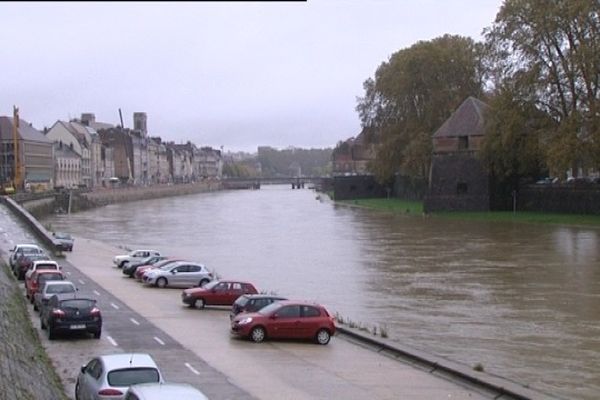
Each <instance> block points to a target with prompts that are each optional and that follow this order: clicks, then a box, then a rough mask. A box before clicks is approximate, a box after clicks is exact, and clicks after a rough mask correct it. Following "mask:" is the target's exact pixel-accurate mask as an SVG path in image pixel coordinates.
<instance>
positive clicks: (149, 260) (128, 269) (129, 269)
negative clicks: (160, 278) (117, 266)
mask: <svg viewBox="0 0 600 400" xmlns="http://www.w3.org/2000/svg"><path fill="white" fill-rule="evenodd" d="M166 259H167V257H166V256H150V257H146V258H143V259H141V260H139V261H131V262H129V263H127V264H126V265H125V266H124V267H123V274H124V275H127V276H129V277H130V278H133V276H134V274H135V270H136V269H137V268H138V267H141V266H144V265H154V264H156V263H158V262H159V261H163V260H166Z"/></svg>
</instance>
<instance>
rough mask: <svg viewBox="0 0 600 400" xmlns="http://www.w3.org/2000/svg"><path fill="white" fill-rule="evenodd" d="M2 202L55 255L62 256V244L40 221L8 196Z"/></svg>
mask: <svg viewBox="0 0 600 400" xmlns="http://www.w3.org/2000/svg"><path fill="white" fill-rule="evenodd" d="M2 202H3V203H4V204H6V206H7V207H8V208H9V209H10V210H11V211H12V212H13V213H14V214H15V215H16V216H17V217H18V218H19V219H20V220H21V221H23V222H24V223H25V224H26V225H27V226H28V227H29V228H30V229H31V231H32V232H33V233H34V234H35V235H36V236H37V237H38V238H39V239H40V241H41V242H42V243H44V245H45V246H46V247H48V249H50V250H51V251H52V252H53V253H54V254H60V253H61V250H60V243H59V242H58V241H57V240H55V239H54V237H53V236H52V234H51V233H50V232H48V230H47V229H46V228H44V226H43V225H42V224H40V223H39V221H38V220H37V219H36V218H35V217H34V216H33V215H31V214H30V213H29V211H27V210H26V209H25V208H23V207H21V206H20V205H19V204H18V203H17V202H16V201H14V200H13V199H11V198H10V197H8V196H2Z"/></svg>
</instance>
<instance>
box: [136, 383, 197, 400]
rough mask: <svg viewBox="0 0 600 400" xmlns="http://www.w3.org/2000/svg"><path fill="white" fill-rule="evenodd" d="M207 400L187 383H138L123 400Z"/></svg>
mask: <svg viewBox="0 0 600 400" xmlns="http://www.w3.org/2000/svg"><path fill="white" fill-rule="evenodd" d="M163 399H185V400H208V397H206V395H205V394H204V393H202V392H201V391H199V390H198V389H196V388H195V387H193V386H192V385H189V384H187V383H139V384H137V385H133V386H130V387H129V389H128V390H127V393H125V400H163Z"/></svg>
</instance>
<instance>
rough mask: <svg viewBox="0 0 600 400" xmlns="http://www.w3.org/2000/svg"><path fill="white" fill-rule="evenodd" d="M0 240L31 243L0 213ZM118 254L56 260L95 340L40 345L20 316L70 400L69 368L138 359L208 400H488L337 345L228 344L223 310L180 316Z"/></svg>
mask: <svg viewBox="0 0 600 400" xmlns="http://www.w3.org/2000/svg"><path fill="white" fill-rule="evenodd" d="M0 235H1V236H0V250H1V251H2V253H3V254H2V256H3V257H4V258H7V255H8V249H9V248H10V247H11V246H12V245H13V244H14V243H16V242H19V243H22V242H35V240H34V239H33V238H32V237H31V235H30V234H29V233H28V232H27V230H26V229H25V228H23V227H22V226H21V225H20V224H19V223H18V222H16V221H15V220H14V218H13V217H11V215H10V213H7V211H6V209H5V208H3V207H2V208H0ZM122 252H123V250H120V249H118V248H115V247H112V246H108V245H106V244H104V243H100V242H96V241H93V240H89V239H84V238H76V240H75V247H74V251H73V252H72V253H67V257H66V259H59V260H58V261H59V263H60V264H61V265H62V266H63V269H64V271H65V273H66V274H67V275H68V277H69V279H70V280H71V281H73V282H74V283H75V284H76V285H77V286H78V288H79V290H80V291H79V294H80V296H81V297H83V296H90V297H92V298H95V299H97V301H98V305H99V307H100V308H101V310H102V314H103V321H104V326H103V332H102V337H101V339H100V340H95V339H93V338H91V337H90V338H86V337H81V336H78V337H64V338H60V339H58V340H53V341H48V340H47V338H46V336H45V332H44V331H41V330H40V329H39V317H38V316H37V313H35V312H34V311H33V309H32V307H30V308H29V312H30V315H31V318H32V321H33V322H34V326H36V327H37V328H38V331H39V333H40V337H41V338H42V343H43V345H44V347H45V348H46V349H47V351H48V354H49V356H50V358H51V359H52V361H53V363H54V365H55V366H56V368H57V371H58V373H59V375H60V377H61V379H62V380H63V382H64V384H65V388H66V391H67V394H68V395H70V396H73V393H74V386H75V379H76V376H77V373H78V370H79V368H80V367H81V365H83V364H84V363H86V362H87V361H88V360H89V359H90V358H92V357H93V356H94V355H97V354H107V353H122V352H147V353H150V354H151V355H152V356H153V358H154V359H155V360H156V361H157V363H158V365H159V366H160V368H161V371H162V372H163V374H164V376H165V378H166V380H168V381H175V382H186V383H190V384H192V385H193V386H195V387H197V388H199V389H200V390H202V391H203V392H204V393H205V394H206V395H207V396H209V397H210V398H211V399H213V400H215V399H252V398H258V399H294V400H296V399H298V400H303V399H394V400H395V399H485V398H490V397H489V396H488V395H487V394H485V393H480V392H478V391H477V390H476V389H474V388H467V387H463V386H460V385H458V384H457V383H456V382H453V381H449V380H446V379H443V378H441V377H438V376H433V375H431V374H429V373H428V372H427V371H423V370H420V369H418V368H415V367H414V366H410V365H408V364H405V363H403V362H399V361H397V360H392V359H390V358H388V357H385V356H382V355H379V354H377V353H375V352H373V351H372V350H369V349H366V348H362V347H360V346H357V345H356V344H353V343H350V342H348V341H346V340H341V339H340V338H339V337H334V338H332V340H331V342H330V344H329V345H327V346H318V345H315V344H312V343H299V342H288V341H273V342H265V343H260V344H255V343H252V342H249V341H245V340H239V339H235V338H232V337H230V335H229V318H228V309H227V308H224V307H221V308H206V309H203V310H200V309H190V308H188V307H186V306H185V305H183V304H182V303H181V299H180V294H181V289H157V288H151V287H144V286H142V285H141V284H140V283H138V282H136V281H135V280H133V279H129V278H127V277H126V276H125V275H123V274H122V273H121V270H120V269H117V268H116V267H115V266H114V265H113V264H112V257H113V256H114V255H115V254H117V253H122ZM200 261H201V260H200ZM217 272H218V271H217ZM232 278H234V277H232Z"/></svg>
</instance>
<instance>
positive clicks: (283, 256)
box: [43, 186, 600, 399]
mask: <svg viewBox="0 0 600 400" xmlns="http://www.w3.org/2000/svg"><path fill="white" fill-rule="evenodd" d="M316 197H317V196H316V194H315V193H314V192H312V191H309V190H291V189H290V188H288V187H287V186H272V187H269V186H264V187H263V188H262V189H261V190H258V191H224V192H212V193H204V194H197V195H189V196H182V197H176V198H163V199H154V200H147V201H141V202H135V203H123V204H113V205H109V206H106V207H103V208H99V209H94V210H89V211H86V212H82V213H76V214H71V215H61V216H52V217H49V218H46V219H44V220H43V223H44V224H51V225H52V227H53V228H55V229H60V230H67V231H70V232H72V233H75V234H78V235H81V236H85V237H91V238H94V239H98V240H102V241H106V242H108V243H112V244H125V245H128V246H130V247H136V246H151V247H157V248H159V249H160V250H163V251H165V252H166V253H168V254H171V255H174V256H182V257H189V258H193V259H196V260H198V261H201V262H204V263H205V264H206V265H207V266H209V268H214V269H215V270H216V271H217V272H218V273H219V274H220V275H221V276H223V277H232V278H240V279H248V280H251V281H253V282H255V283H256V284H257V285H258V286H259V287H260V288H261V289H263V290H266V291H275V292H277V293H279V294H284V295H287V296H290V297H302V298H308V299H314V300H317V301H320V302H323V303H325V304H326V305H327V306H328V308H330V309H331V310H332V311H337V312H338V313H339V314H340V315H342V316H345V317H347V318H350V319H352V320H354V321H357V322H361V323H363V324H365V325H377V326H384V327H386V329H387V331H388V334H389V336H390V338H392V339H394V340H397V341H399V342H401V343H403V344H406V345H409V346H411V347H414V348H418V349H422V350H424V351H427V352H430V353H434V354H437V355H440V356H444V357H447V358H449V359H452V360H456V361H460V362H464V363H467V364H469V365H475V364H477V363H480V364H482V365H483V367H484V368H485V370H486V371H488V372H491V373H495V374H498V375H502V376H505V377H508V378H511V379H513V380H516V381H519V382H524V383H528V384H530V385H532V386H533V387H536V388H539V389H541V390H544V391H546V392H550V393H555V394H557V395H560V396H563V397H566V398H582V399H593V398H595V397H597V396H596V394H597V393H599V392H600V377H599V376H598V374H597V373H596V370H595V369H596V365H597V364H598V362H599V361H600V340H599V339H597V338H598V337H600V336H599V335H598V333H599V331H600V326H599V325H598V323H597V316H598V315H599V313H600V303H599V302H598V301H597V300H598V299H600V249H599V246H598V239H599V238H600V237H599V231H598V230H597V229H593V228H568V227H561V226H542V225H532V224H514V223H490V222H474V221H470V222H465V221H454V220H440V219H434V218H427V217H414V216H413V217H410V216H403V215H390V214H386V213H380V212H373V211H370V210H363V209H355V208H348V207H340V206H337V205H335V204H334V203H331V202H329V201H325V200H323V199H322V198H321V200H317V199H316Z"/></svg>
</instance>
